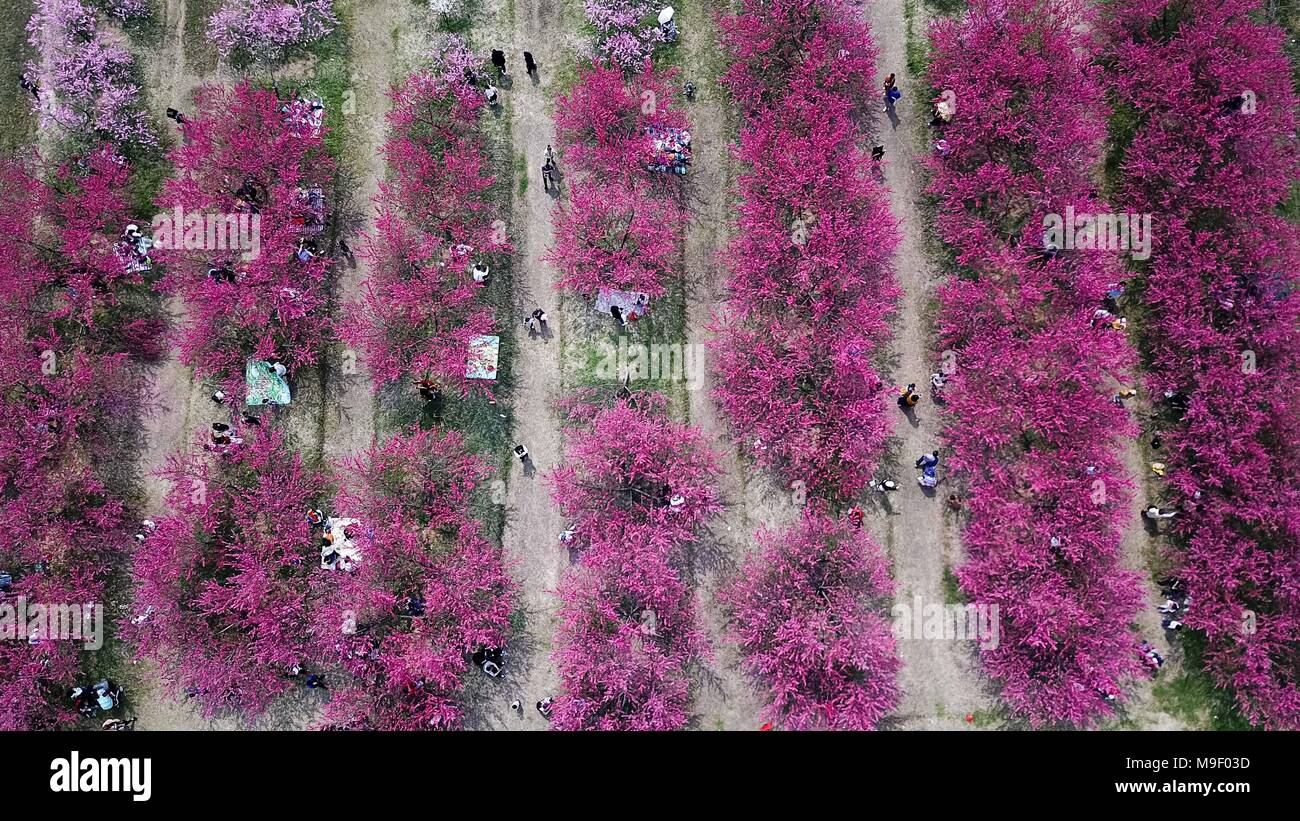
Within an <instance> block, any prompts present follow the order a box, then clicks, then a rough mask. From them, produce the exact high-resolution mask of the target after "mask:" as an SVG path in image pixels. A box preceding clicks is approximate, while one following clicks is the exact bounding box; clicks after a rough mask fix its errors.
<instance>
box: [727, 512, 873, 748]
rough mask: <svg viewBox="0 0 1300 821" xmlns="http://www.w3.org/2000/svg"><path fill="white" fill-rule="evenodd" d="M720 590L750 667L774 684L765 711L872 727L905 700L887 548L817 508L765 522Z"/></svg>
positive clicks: (782, 718) (822, 724) (831, 725)
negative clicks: (776, 526) (778, 525)
mask: <svg viewBox="0 0 1300 821" xmlns="http://www.w3.org/2000/svg"><path fill="white" fill-rule="evenodd" d="M758 545H759V547H758V550H756V551H755V552H753V553H751V554H750V555H749V556H748V558H747V559H746V560H745V564H744V566H743V567H742V568H741V570H740V573H739V575H738V576H737V578H736V580H735V581H734V582H733V583H732V584H731V585H730V586H729V587H727V588H726V589H724V590H723V591H722V593H721V594H720V595H719V600H720V601H721V602H722V604H723V605H724V607H725V608H726V609H727V613H728V617H729V622H730V625H731V626H730V638H731V640H732V641H734V642H736V644H737V645H739V647H740V651H741V653H742V654H743V656H744V659H745V660H744V667H745V669H746V670H748V671H749V672H751V673H752V674H753V675H754V676H755V677H757V678H758V679H759V680H761V681H762V682H763V683H764V684H765V685H766V686H767V687H768V688H769V689H770V690H771V692H772V703H771V704H769V705H768V707H767V708H766V710H765V711H764V714H763V715H764V719H765V720H767V721H771V722H772V723H773V724H775V725H777V726H779V727H783V728H787V729H791V730H819V729H837V730H871V729H874V728H875V727H876V725H877V724H878V723H879V721H880V719H881V718H883V717H884V716H885V715H887V714H888V713H889V712H890V711H892V710H893V709H894V707H896V706H897V704H898V701H899V692H898V686H897V684H896V683H895V678H896V675H897V673H898V668H899V661H898V659H897V658H895V656H894V638H893V635H892V634H891V628H890V623H889V621H888V620H887V619H885V618H884V617H883V616H882V613H883V612H885V611H887V608H888V604H889V603H890V602H891V601H892V598H893V596H892V594H893V580H892V579H890V577H889V565H888V562H887V561H886V560H885V557H884V554H883V553H882V552H881V550H880V548H878V547H877V546H876V545H874V544H872V543H871V539H870V537H869V536H868V535H867V534H866V533H865V532H864V531H862V530H860V529H858V528H857V527H855V526H854V525H853V524H851V523H850V522H848V521H847V520H844V519H834V518H831V517H829V516H826V515H825V514H822V513H817V512H814V511H812V510H808V511H807V512H805V514H804V516H803V518H802V519H801V520H800V522H799V523H798V524H796V525H795V526H794V527H792V528H790V529H788V530H783V531H779V532H774V531H760V532H759V534H758Z"/></svg>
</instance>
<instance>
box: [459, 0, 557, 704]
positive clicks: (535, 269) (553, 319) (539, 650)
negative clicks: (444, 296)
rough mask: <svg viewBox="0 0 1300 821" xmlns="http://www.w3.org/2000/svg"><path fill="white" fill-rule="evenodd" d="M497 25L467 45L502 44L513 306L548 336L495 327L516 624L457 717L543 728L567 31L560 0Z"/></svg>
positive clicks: (552, 680)
mask: <svg viewBox="0 0 1300 821" xmlns="http://www.w3.org/2000/svg"><path fill="white" fill-rule="evenodd" d="M499 15H500V16H499V17H498V22H500V21H501V20H505V19H508V17H507V16H508V12H507V11H506V10H504V9H502V10H500V11H499ZM497 28H498V29H500V30H501V36H502V43H479V44H476V45H477V46H478V48H479V49H480V50H485V49H488V48H500V49H502V50H503V51H505V52H506V60H507V68H508V71H509V72H510V81H509V83H508V84H506V85H503V86H502V89H503V91H502V96H503V102H504V107H505V108H506V109H507V110H508V112H509V117H510V118H511V123H510V128H511V144H512V150H513V152H514V154H515V156H516V157H523V158H524V161H525V168H526V173H527V174H528V180H529V182H528V186H527V189H526V190H525V191H524V192H523V193H522V194H519V193H518V190H517V188H515V191H516V195H515V197H514V204H513V209H512V212H511V217H510V236H511V240H512V242H513V244H514V246H515V257H514V267H513V277H514V308H515V315H516V316H518V317H523V316H524V314H526V313H529V312H531V311H532V310H533V308H534V307H541V308H543V309H544V310H546V312H547V313H548V315H549V318H550V323H549V324H550V327H551V329H552V334H553V335H551V336H550V337H549V338H546V339H543V338H541V337H538V338H535V339H529V337H528V334H527V332H526V331H525V329H524V327H523V324H522V320H521V321H520V322H517V323H514V325H513V327H511V328H504V329H502V331H501V332H502V333H503V334H510V333H512V334H514V336H515V344H516V346H517V347H516V350H517V351H518V355H517V357H516V359H515V362H514V379H515V385H514V391H513V405H514V421H515V430H514V438H515V441H516V442H518V443H522V444H523V445H524V446H525V447H527V448H528V452H529V454H530V455H531V457H532V463H531V465H529V466H527V467H525V466H524V465H521V464H520V463H519V461H518V460H517V459H512V460H511V462H510V473H509V476H508V477H507V480H506V493H505V504H506V525H505V533H504V535H503V538H502V546H503V548H504V550H505V555H506V559H507V560H508V561H509V562H510V563H511V570H512V572H513V574H514V577H515V579H516V581H517V582H518V583H519V608H520V610H521V611H522V613H523V617H524V624H523V625H522V627H521V629H519V630H517V631H516V633H515V635H514V636H513V638H512V639H511V643H510V647H509V657H508V660H507V678H506V679H505V681H504V684H505V687H504V690H503V689H500V688H491V689H490V690H489V689H483V690H482V693H483V694H484V695H485V696H486V697H480V698H478V699H476V701H475V703H474V705H473V709H472V710H471V711H470V714H469V715H468V716H467V726H468V727H470V728H474V729H489V728H491V729H515V730H522V729H528V730H544V729H546V728H547V727H548V726H549V725H548V724H547V722H546V720H545V719H543V718H542V717H541V715H539V714H538V712H537V711H536V710H535V709H533V705H534V704H535V703H536V702H537V701H539V700H541V699H542V698H544V697H546V696H548V695H549V696H554V695H557V693H558V689H557V688H558V678H557V677H556V674H555V670H554V665H553V664H552V663H551V659H550V654H551V642H552V636H553V634H554V631H555V624H556V618H555V612H556V607H557V604H558V600H557V599H556V597H555V590H556V588H557V587H558V585H559V583H560V575H561V574H562V573H563V571H564V568H565V567H566V566H567V565H568V559H567V556H566V555H565V552H564V551H563V550H561V549H560V544H559V541H558V536H559V533H560V531H562V530H563V529H564V527H565V524H564V520H563V518H562V517H561V516H560V512H559V510H558V509H557V508H556V507H555V505H554V504H553V503H552V502H551V495H550V491H549V488H548V487H547V485H546V483H545V481H544V480H543V479H542V474H543V473H544V472H545V471H547V470H548V469H550V468H552V467H554V466H555V465H557V464H559V462H560V460H561V458H562V457H563V448H564V442H563V437H562V436H561V434H560V423H559V419H558V418H557V416H556V414H555V410H554V403H555V400H556V399H558V398H560V391H561V389H562V381H561V376H560V345H561V334H562V333H563V324H564V323H563V317H562V316H561V315H560V310H559V309H558V308H557V307H556V306H557V305H558V294H557V292H556V291H555V282H556V279H557V276H556V272H555V270H554V268H552V266H551V265H550V264H549V263H547V262H545V261H544V260H543V259H542V256H543V255H544V254H545V253H546V251H547V250H548V249H549V248H550V247H551V242H552V237H553V233H552V230H551V216H552V212H553V211H554V210H555V209H556V208H558V207H560V206H559V204H558V203H557V201H556V199H554V198H553V197H552V196H551V195H550V194H548V193H547V192H546V190H545V188H544V186H543V184H542V180H541V165H542V160H543V158H544V157H545V155H546V146H547V145H554V144H555V126H554V122H553V119H552V114H551V110H550V105H549V102H550V100H551V99H553V97H554V94H555V80H556V78H557V76H558V72H559V70H560V64H559V62H558V61H560V60H564V59H568V55H567V53H566V49H565V43H567V42H568V39H569V38H568V36H567V34H568V32H567V27H566V25H565V19H564V9H563V5H562V3H561V2H560V0H517V2H516V3H515V4H514V19H513V26H512V28H510V29H508V30H507V29H505V28H504V27H502V26H497ZM525 49H527V50H528V51H531V52H532V53H533V57H534V58H535V59H536V60H537V64H538V68H539V71H538V74H539V77H540V82H539V83H537V84H534V82H533V81H532V80H531V79H530V78H529V77H528V76H527V75H525V74H524V69H523V59H524V58H523V52H524V50H525ZM516 173H517V172H516ZM512 182H516V181H512ZM512 188H514V186H512ZM515 699H518V700H519V701H520V702H521V703H522V704H523V710H522V711H521V712H520V713H518V714H515V713H512V712H511V710H510V707H509V705H510V702H511V701H512V700H515Z"/></svg>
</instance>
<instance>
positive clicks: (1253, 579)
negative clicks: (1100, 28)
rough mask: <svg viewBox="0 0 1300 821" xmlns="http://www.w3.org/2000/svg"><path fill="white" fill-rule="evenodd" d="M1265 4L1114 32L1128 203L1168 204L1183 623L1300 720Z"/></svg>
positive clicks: (1214, 660)
mask: <svg viewBox="0 0 1300 821" xmlns="http://www.w3.org/2000/svg"><path fill="white" fill-rule="evenodd" d="M1259 7H1260V4H1259V3H1258V2H1254V1H1253V0H1251V1H1250V2H1244V3H1232V4H1219V3H1211V2H1205V1H1204V0H1191V2H1187V3H1177V4H1175V3H1170V2H1166V1H1164V0H1125V1H1124V2H1119V3H1116V4H1114V5H1112V6H1108V7H1107V11H1108V15H1107V18H1106V21H1105V22H1106V26H1105V28H1106V31H1107V34H1108V35H1109V39H1110V44H1109V53H1108V54H1107V65H1108V66H1109V67H1112V68H1113V72H1112V74H1111V83H1112V90H1113V93H1114V95H1115V97H1116V99H1117V101H1118V102H1119V104H1120V105H1121V106H1122V107H1123V108H1124V110H1126V111H1128V112H1130V113H1131V115H1132V120H1133V122H1134V126H1133V132H1132V134H1131V137H1130V139H1129V140H1128V143H1127V145H1126V146H1125V151H1124V156H1123V161H1122V165H1121V179H1120V194H1119V200H1120V202H1121V203H1122V204H1123V205H1124V206H1125V207H1127V208H1130V209H1132V210H1135V211H1138V212H1154V213H1156V214H1159V215H1160V230H1159V231H1158V232H1157V233H1156V235H1155V237H1154V243H1153V245H1154V250H1153V253H1152V256H1151V259H1150V260H1149V261H1147V262H1146V263H1144V264H1143V265H1141V266H1140V267H1139V275H1140V277H1141V280H1142V282H1143V285H1144V297H1145V302H1146V308H1147V313H1146V316H1147V323H1146V325H1145V327H1144V330H1145V334H1144V343H1145V344H1146V345H1147V346H1148V348H1149V350H1150V357H1151V360H1150V366H1149V375H1148V380H1147V386H1148V390H1149V393H1150V395H1151V396H1152V397H1154V398H1155V399H1156V400H1157V402H1158V403H1159V404H1158V408H1159V410H1160V417H1159V418H1160V421H1161V423H1162V425H1163V426H1165V428H1166V430H1165V431H1164V434H1163V437H1162V438H1163V439H1164V441H1165V443H1166V444H1165V445H1164V447H1163V449H1162V451H1161V454H1162V455H1161V457H1160V458H1161V459H1162V460H1163V461H1165V462H1166V463H1167V464H1168V474H1167V477H1166V482H1167V484H1168V487H1167V492H1168V493H1169V494H1170V496H1171V497H1172V498H1171V505H1172V506H1177V507H1178V508H1179V510H1180V516H1179V517H1178V518H1177V519H1175V520H1174V522H1173V524H1174V528H1173V532H1174V540H1175V543H1176V546H1175V547H1174V548H1173V549H1172V550H1171V558H1173V560H1174V562H1175V564H1176V566H1177V571H1176V572H1177V574H1178V575H1179V576H1180V577H1181V578H1183V579H1184V580H1185V582H1186V585H1187V590H1188V594H1189V596H1190V598H1191V601H1192V602H1193V605H1192V607H1190V608H1189V609H1188V611H1187V612H1186V614H1185V615H1184V616H1183V621H1184V623H1185V624H1186V625H1187V626H1188V627H1190V628H1192V629H1195V630H1200V631H1203V632H1204V635H1205V640H1206V646H1205V651H1204V654H1203V660H1204V662H1205V665H1206V669H1207V670H1208V672H1209V673H1210V674H1211V676H1212V677H1213V678H1214V681H1215V682H1216V684H1218V685H1219V686H1220V687H1223V688H1225V689H1227V690H1229V691H1231V692H1232V693H1233V694H1234V695H1235V698H1236V702H1237V706H1238V708H1239V709H1240V711H1241V713H1242V715H1243V716H1245V717H1246V718H1247V719H1248V720H1249V721H1251V722H1252V723H1254V724H1257V725H1260V726H1263V727H1266V728H1271V729H1296V728H1300V657H1298V656H1297V653H1296V647H1297V646H1300V598H1298V597H1297V596H1296V595H1295V584H1296V581H1295V580H1296V579H1297V578H1300V547H1298V545H1300V493H1298V492H1297V487H1300V481H1298V478H1300V454H1298V453H1297V450H1296V448H1295V447H1294V446H1290V444H1289V443H1294V442H1296V441H1300V421H1298V419H1300V417H1298V415H1297V413H1296V409H1297V407H1300V394H1298V393H1297V391H1298V390H1300V388H1297V385H1298V384H1300V382H1297V377H1300V372H1298V368H1300V337H1297V335H1296V333H1295V329H1296V327H1297V322H1298V321H1300V289H1297V287H1296V283H1297V275H1296V271H1297V270H1298V266H1297V262H1298V261H1300V260H1298V259H1297V251H1296V248H1297V238H1298V237H1297V232H1296V227H1295V225H1293V224H1291V223H1289V222H1287V221H1286V219H1285V218H1284V217H1283V216H1282V215H1280V214H1279V213H1278V206H1279V205H1280V204H1281V203H1283V202H1285V201H1286V200H1287V198H1288V196H1291V195H1292V192H1293V190H1294V186H1295V182H1296V179H1297V171H1298V170H1300V167H1298V165H1297V162H1298V161H1297V154H1296V138H1295V133H1296V96H1295V91H1294V88H1293V86H1292V79H1291V67H1290V65H1289V64H1288V61H1287V58H1286V55H1285V54H1284V52H1283V48H1282V42H1283V38H1284V37H1286V34H1285V32H1284V31H1282V30H1281V29H1279V28H1276V27H1274V26H1271V25H1267V24H1265V23H1263V22H1261V20H1260V19H1259V18H1260V14H1261V12H1260V8H1259ZM1167 392H1168V393H1170V394H1172V395H1173V397H1174V401H1172V402H1167V401H1164V400H1163V397H1164V396H1165V395H1166V393H1167Z"/></svg>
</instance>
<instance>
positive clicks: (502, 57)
mask: <svg viewBox="0 0 1300 821" xmlns="http://www.w3.org/2000/svg"><path fill="white" fill-rule="evenodd" d="M492 65H493V66H495V67H496V70H497V73H498V74H500V75H501V76H502V77H504V76H506V53H505V52H504V51H502V50H501V49H499V48H494V49H492Z"/></svg>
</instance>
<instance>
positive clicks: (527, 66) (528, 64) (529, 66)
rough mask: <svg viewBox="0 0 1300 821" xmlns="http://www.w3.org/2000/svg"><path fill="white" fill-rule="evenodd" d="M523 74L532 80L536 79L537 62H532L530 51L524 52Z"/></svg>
mask: <svg viewBox="0 0 1300 821" xmlns="http://www.w3.org/2000/svg"><path fill="white" fill-rule="evenodd" d="M524 72H525V73H526V74H527V75H528V76H529V77H532V78H533V79H534V80H536V79H537V62H536V61H535V60H533V53H532V52H531V51H525V52H524Z"/></svg>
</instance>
